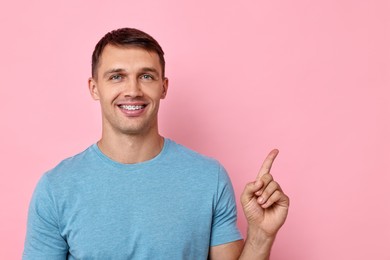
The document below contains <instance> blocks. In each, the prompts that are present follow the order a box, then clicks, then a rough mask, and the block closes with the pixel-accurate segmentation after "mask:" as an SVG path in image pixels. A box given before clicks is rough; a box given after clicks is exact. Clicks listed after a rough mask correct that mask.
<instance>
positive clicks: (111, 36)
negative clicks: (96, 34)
mask: <svg viewBox="0 0 390 260" xmlns="http://www.w3.org/2000/svg"><path fill="white" fill-rule="evenodd" d="M108 44H112V45H115V46H126V45H133V46H137V47H140V48H143V49H145V50H148V51H153V52H156V53H157V54H158V56H159V58H160V64H161V68H162V76H163V77H164V75H165V59H164V51H163V50H162V48H161V46H160V44H159V43H158V42H157V41H156V40H155V39H154V38H153V37H152V36H150V35H149V34H147V33H145V32H143V31H140V30H138V29H134V28H120V29H117V30H113V31H111V32H109V33H107V34H106V35H104V37H103V38H101V39H100V41H99V42H98V43H97V44H96V46H95V50H94V51H93V54H92V77H94V78H95V77H96V71H97V67H98V66H99V61H100V57H101V55H102V52H103V49H104V47H106V45H108Z"/></svg>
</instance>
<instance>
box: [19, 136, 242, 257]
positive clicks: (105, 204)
mask: <svg viewBox="0 0 390 260" xmlns="http://www.w3.org/2000/svg"><path fill="white" fill-rule="evenodd" d="M236 216H237V214H236V204H235V198H234V193H233V189H232V185H231V183H230V180H229V177H228V176H227V174H226V171H225V170H224V168H223V167H222V166H221V165H220V164H219V163H218V162H217V161H215V160H213V159H210V158H207V157H205V156H202V155H200V154H198V153H196V152H193V151H191V150H189V149H187V148H185V147H183V146H181V145H179V144H176V143H175V142H173V141H171V140H169V139H165V141H164V147H163V149H162V151H161V153H160V154H159V155H158V156H156V157H155V158H153V159H151V160H149V161H146V162H141V163H136V164H122V163H118V162H115V161H113V160H111V159H109V158H108V157H107V156H105V155H104V154H103V153H102V152H101V151H100V150H99V148H98V146H97V145H96V144H94V145H92V146H90V147H89V148H88V149H87V150H85V151H84V152H82V153H80V154H78V155H76V156H74V157H71V158H68V159H66V160H64V161H62V162H61V163H60V164H59V165H58V166H57V167H55V168H54V169H52V170H51V171H49V172H47V173H46V174H45V175H43V177H42V178H41V180H40V181H39V183H38V185H37V187H36V189H35V192H34V195H33V197H32V201H31V204H30V208H29V217H28V225H27V235H26V241H25V248H24V253H23V259H25V260H27V259H50V260H56V259H83V260H87V259H115V260H120V259H148V260H149V259H170V260H172V259H207V257H208V252H209V247H210V246H215V245H220V244H224V243H229V242H232V241H236V240H239V239H241V235H240V232H239V231H238V229H237V225H236V218H237V217H236Z"/></svg>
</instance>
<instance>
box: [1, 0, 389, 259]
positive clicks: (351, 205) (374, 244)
mask: <svg viewBox="0 0 390 260" xmlns="http://www.w3.org/2000/svg"><path fill="white" fill-rule="evenodd" d="M5 2H6V3H5ZM389 14H390V4H389V2H388V1H386V0H383V1H379V0H378V1H374V0H365V1H364V0H322V1H321V0H320V1H309V0H295V1H259V0H257V1H255V0H253V1H251V0H243V1H206V0H202V1H193V2H188V1H173V0H169V1H107V2H104V1H92V0H88V1H76V0H68V1H49V0H39V1H38V0H35V1H34V0H33V1H23V2H21V1H2V3H1V4H0V19H1V22H0V29H1V30H0V32H1V48H0V57H1V61H0V64H1V68H0V76H1V77H0V98H1V102H0V116H1V121H0V124H1V128H0V129H1V130H0V131H1V135H0V144H1V145H0V152H1V155H2V156H1V163H0V172H1V175H0V176H1V180H0V193H1V194H0V195H1V196H0V208H1V212H0V217H1V222H0V245H1V250H0V259H19V258H20V257H21V252H22V249H23V242H24V235H25V224H26V218H27V208H28V203H29V200H30V197H31V194H32V191H33V189H34V187H35V184H36V182H37V180H38V179H39V178H40V176H41V175H42V174H43V173H44V172H45V171H46V170H48V169H50V168H52V167H54V166H55V165H56V164H57V163H58V162H59V161H60V160H62V159H64V158H65V157H68V156H71V155H73V154H75V153H78V152H80V151H81V150H83V149H84V148H86V147H87V146H89V145H90V144H92V143H93V142H96V141H97V140H98V138H99V137H100V111H99V105H98V103H96V102H93V101H92V99H91V98H90V97H89V94H88V91H87V78H88V77H89V75H90V56H91V53H92V50H93V48H94V45H95V43H96V42H97V41H98V40H99V39H100V37H102V36H103V34H105V33H106V32H107V31H109V30H112V29H115V28H118V27H125V26H127V27H136V28H139V29H142V30H145V31H146V32H149V33H150V34H151V35H153V36H154V37H155V38H156V39H157V40H158V41H159V42H160V43H161V45H162V46H163V48H164V50H165V52H166V60H167V76H168V77H169V78H170V89H169V93H168V97H167V99H166V100H164V101H163V102H162V105H161V114H160V126H161V132H162V133H163V134H164V135H165V136H167V137H170V138H172V139H175V140H177V141H178V142H180V143H182V144H184V145H187V146H189V147H190V148H193V149H195V150H198V151H199V152H202V153H204V154H207V155H209V156H212V157H214V158H217V159H218V160H220V161H221V162H222V163H223V164H224V165H225V166H226V168H227V169H228V171H229V173H230V176H231V178H232V181H233V185H234V186H235V190H236V196H237V198H238V197H239V194H240V193H241V191H242V189H243V187H244V184H245V183H246V182H248V181H251V180H253V178H254V177H255V176H256V174H257V170H258V168H259V167H260V164H261V162H262V160H263V158H264V157H265V155H266V154H267V153H268V151H269V150H270V149H272V148H274V147H275V148H279V149H280V155H279V157H278V159H277V161H276V162H275V165H274V168H273V175H274V176H275V178H277V179H278V181H279V182H280V183H281V184H282V186H283V188H284V190H285V192H286V193H288V194H289V196H290V198H291V209H290V214H289V217H288V220H287V222H286V224H285V226H284V227H283V228H282V230H281V231H280V233H279V236H278V239H277V241H276V242H275V246H274V250H273V257H272V259H297V260H298V259H299V260H312V259H316V260H329V259H355V260H360V259H390V251H389V242H390V225H389V219H390V203H389V197H390V191H389V189H388V186H389V184H390V178H389V173H390V152H389V148H390V138H389V132H390V123H389V122H390V119H389V112H390V104H389V103H390V102H389V99H390V98H389V95H390V90H389V83H390V51H389V50H390V38H389V37H390V34H389V29H390V26H389V25H390V24H389V23H390V18H389V17H390V15H389ZM239 226H240V229H241V230H242V231H243V233H244V232H245V220H244V218H243V216H242V213H241V212H240V215H239Z"/></svg>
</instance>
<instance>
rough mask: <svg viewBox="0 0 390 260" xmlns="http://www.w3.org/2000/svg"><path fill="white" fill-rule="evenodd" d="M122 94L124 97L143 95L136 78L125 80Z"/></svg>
mask: <svg viewBox="0 0 390 260" xmlns="http://www.w3.org/2000/svg"><path fill="white" fill-rule="evenodd" d="M124 95H125V97H131V98H134V97H141V96H143V92H142V89H141V86H140V84H139V82H138V80H136V79H131V80H129V81H127V82H126V84H125V89H124Z"/></svg>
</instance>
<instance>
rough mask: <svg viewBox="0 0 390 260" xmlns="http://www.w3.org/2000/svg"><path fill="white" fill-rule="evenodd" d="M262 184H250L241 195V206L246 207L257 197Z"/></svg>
mask: <svg viewBox="0 0 390 260" xmlns="http://www.w3.org/2000/svg"><path fill="white" fill-rule="evenodd" d="M261 185H262V184H261V182H258V181H257V182H255V181H254V182H249V183H248V184H247V185H246V186H245V188H244V191H243V192H242V194H241V204H242V205H246V204H248V203H249V201H250V200H251V199H252V198H253V197H254V196H255V192H256V191H258V190H259V189H260V187H261Z"/></svg>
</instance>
